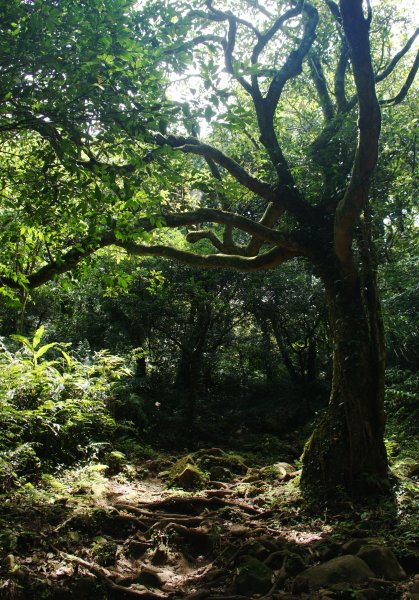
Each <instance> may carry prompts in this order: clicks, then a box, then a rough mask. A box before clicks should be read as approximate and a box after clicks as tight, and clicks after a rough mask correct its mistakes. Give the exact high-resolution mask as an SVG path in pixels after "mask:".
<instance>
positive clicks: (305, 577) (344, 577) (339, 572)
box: [293, 554, 374, 593]
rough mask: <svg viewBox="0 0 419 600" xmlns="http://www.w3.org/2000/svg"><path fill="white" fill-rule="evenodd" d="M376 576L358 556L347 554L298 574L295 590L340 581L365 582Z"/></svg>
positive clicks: (309, 588) (312, 588) (306, 589)
mask: <svg viewBox="0 0 419 600" xmlns="http://www.w3.org/2000/svg"><path fill="white" fill-rule="evenodd" d="M370 577H374V573H373V571H372V570H371V569H370V567H369V566H368V565H367V564H366V563H365V562H364V561H363V560H362V559H361V558H359V557H358V556H352V555H348V554H347V555H345V556H339V557H338V558H333V559H332V560H329V561H328V562H325V563H323V564H321V565H316V566H314V567H310V568H308V569H306V570H305V571H303V572H302V573H300V574H299V575H297V577H296V578H295V581H294V588H293V592H294V593H295V592H297V593H298V592H305V591H310V590H317V589H319V588H321V587H328V586H331V585H334V584H339V583H349V584H353V583H364V582H366V581H368V579H369V578H370Z"/></svg>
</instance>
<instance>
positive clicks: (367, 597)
mask: <svg viewBox="0 0 419 600" xmlns="http://www.w3.org/2000/svg"><path fill="white" fill-rule="evenodd" d="M358 593H359V598H360V600H380V596H381V591H380V590H375V589H374V588H365V589H363V590H359V592H358Z"/></svg>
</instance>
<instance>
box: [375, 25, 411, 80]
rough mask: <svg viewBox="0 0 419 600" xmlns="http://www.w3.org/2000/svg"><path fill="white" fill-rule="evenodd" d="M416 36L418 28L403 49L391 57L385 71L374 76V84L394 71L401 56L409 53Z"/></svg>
mask: <svg viewBox="0 0 419 600" xmlns="http://www.w3.org/2000/svg"><path fill="white" fill-rule="evenodd" d="M418 35H419V27H418V29H416V31H415V33H414V34H413V35H412V36H411V37H410V38H409V39H408V40H407V42H406V44H405V45H404V46H403V48H402V49H401V50H400V51H399V52H397V54H395V55H394V56H393V58H392V59H391V61H390V62H389V64H388V65H387V67H386V68H385V69H383V71H381V73H378V75H376V77H375V82H376V83H379V82H380V81H383V79H386V78H387V77H388V76H389V75H390V74H391V73H392V72H393V71H394V69H395V67H396V66H397V64H398V63H399V62H400V60H401V59H402V58H403V56H404V55H405V54H407V52H409V50H410V48H411V47H412V45H413V42H414V41H415V39H416V38H417V36H418Z"/></svg>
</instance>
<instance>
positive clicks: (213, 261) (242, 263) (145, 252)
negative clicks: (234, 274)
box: [118, 242, 299, 272]
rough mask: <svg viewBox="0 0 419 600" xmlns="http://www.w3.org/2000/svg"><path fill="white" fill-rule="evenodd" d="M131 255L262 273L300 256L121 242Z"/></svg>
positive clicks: (274, 251)
mask: <svg viewBox="0 0 419 600" xmlns="http://www.w3.org/2000/svg"><path fill="white" fill-rule="evenodd" d="M118 245H119V246H121V247H122V248H124V249H125V250H126V251H127V252H128V253H129V254H133V255H135V256H160V257H163V258H170V259H172V260H176V261H177V262H181V263H183V264H186V265H191V266H193V267H201V268H204V269H220V268H223V269H232V270H236V271H245V272H252V271H260V270H263V269H273V268H274V267H277V266H278V265H280V264H282V263H284V262H286V261H288V260H291V259H293V258H295V257H296V256H299V254H296V253H294V252H290V251H287V250H284V249H283V248H273V249H272V250H269V251H268V252H265V253H264V254H259V255H258V256H255V257H251V258H248V257H244V256H232V255H229V254H207V255H205V256H203V255H202V254H195V253H193V252H187V251H185V250H178V249H177V248H173V247H170V246H142V245H140V244H136V243H135V242H119V244H118Z"/></svg>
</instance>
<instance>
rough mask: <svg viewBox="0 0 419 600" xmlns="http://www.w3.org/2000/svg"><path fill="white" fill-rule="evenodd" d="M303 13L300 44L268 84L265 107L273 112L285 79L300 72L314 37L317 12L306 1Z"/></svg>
mask: <svg viewBox="0 0 419 600" xmlns="http://www.w3.org/2000/svg"><path fill="white" fill-rule="evenodd" d="M303 13H304V14H305V17H306V19H305V23H304V30H303V37H302V39H301V41H300V44H299V46H298V48H296V49H295V50H293V51H292V52H290V54H289V55H288V57H287V59H286V61H285V63H284V65H283V66H282V67H281V69H280V70H279V71H278V73H277V74H276V75H275V77H274V78H273V80H272V82H271V84H270V86H269V90H268V93H267V96H266V108H267V109H268V110H270V111H273V112H274V111H275V109H276V107H277V105H278V102H279V99H280V97H281V94H282V90H283V88H284V86H285V84H286V83H287V81H289V80H290V79H292V78H293V77H296V76H297V75H299V74H300V73H301V71H302V64H303V60H304V59H305V57H306V56H307V54H308V52H309V50H310V48H311V46H312V44H313V42H314V40H315V38H316V27H317V23H318V21H319V14H318V12H317V10H316V9H315V8H314V6H312V5H311V4H309V3H308V2H305V3H304V4H303Z"/></svg>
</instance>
